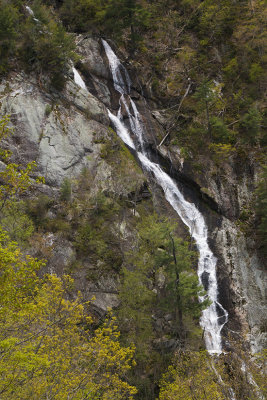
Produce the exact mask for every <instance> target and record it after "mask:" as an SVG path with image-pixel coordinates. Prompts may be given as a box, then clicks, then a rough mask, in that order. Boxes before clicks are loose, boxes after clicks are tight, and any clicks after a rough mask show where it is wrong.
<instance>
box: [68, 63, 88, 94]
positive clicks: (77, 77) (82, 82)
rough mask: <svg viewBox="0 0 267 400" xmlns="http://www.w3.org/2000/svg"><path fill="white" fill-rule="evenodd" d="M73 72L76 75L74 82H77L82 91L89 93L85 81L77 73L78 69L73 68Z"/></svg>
mask: <svg viewBox="0 0 267 400" xmlns="http://www.w3.org/2000/svg"><path fill="white" fill-rule="evenodd" d="M72 71H73V74H74V82H75V83H76V84H77V85H78V86H80V87H81V88H82V89H84V90H86V91H87V92H88V90H87V87H86V84H85V83H84V81H83V79H82V77H81V75H80V74H79V72H78V71H77V69H76V68H74V66H73V67H72Z"/></svg>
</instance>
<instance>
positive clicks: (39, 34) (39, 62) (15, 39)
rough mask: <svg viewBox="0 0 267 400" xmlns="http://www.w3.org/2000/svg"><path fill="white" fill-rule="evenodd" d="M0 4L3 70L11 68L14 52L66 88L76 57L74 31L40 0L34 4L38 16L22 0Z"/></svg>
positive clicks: (28, 64) (0, 70) (28, 65)
mask: <svg viewBox="0 0 267 400" xmlns="http://www.w3.org/2000/svg"><path fill="white" fill-rule="evenodd" d="M0 7H1V16H0V41H1V53H0V55H1V63H0V74H1V73H2V72H8V66H9V64H10V61H11V60H10V55H13V56H16V57H17V58H18V60H19V61H23V62H24V64H25V65H26V66H27V67H28V69H32V68H34V69H35V70H36V71H37V72H38V74H39V75H40V76H42V74H44V73H46V74H48V75H49V76H50V78H51V84H52V85H53V86H54V87H55V88H56V89H62V87H63V86H64V82H65V78H64V74H65V73H66V67H67V63H68V62H69V60H70V59H71V58H73V57H74V49H75V44H74V40H73V37H72V35H70V34H67V33H66V32H65V30H64V28H63V26H62V25H61V24H60V22H58V21H57V20H55V19H54V17H53V14H52V13H51V12H50V10H49V9H48V8H47V6H46V5H45V4H42V2H41V1H40V0H36V1H34V3H33V5H32V8H33V11H34V13H35V17H33V16H32V15H29V13H28V12H26V10H25V8H24V7H23V5H22V3H21V2H19V1H18V2H16V1H11V0H1V3H0ZM34 18H35V19H34ZM37 19H38V21H37Z"/></svg>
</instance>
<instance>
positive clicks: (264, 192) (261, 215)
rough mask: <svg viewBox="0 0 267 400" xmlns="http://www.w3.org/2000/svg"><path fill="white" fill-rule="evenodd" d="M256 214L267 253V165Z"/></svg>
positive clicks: (262, 243)
mask: <svg viewBox="0 0 267 400" xmlns="http://www.w3.org/2000/svg"><path fill="white" fill-rule="evenodd" d="M256 194H257V203H256V215H257V217H258V220H259V221H258V225H257V232H258V235H259V238H260V244H261V248H262V251H263V252H264V254H266V253H267V166H266V165H265V166H263V172H262V174H261V178H260V180H259V182H258V185H257V189H256Z"/></svg>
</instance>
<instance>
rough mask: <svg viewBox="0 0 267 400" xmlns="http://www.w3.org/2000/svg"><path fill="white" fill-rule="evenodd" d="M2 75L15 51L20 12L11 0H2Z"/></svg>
mask: <svg viewBox="0 0 267 400" xmlns="http://www.w3.org/2000/svg"><path fill="white" fill-rule="evenodd" d="M0 9H1V13H0V43H1V46H0V60H1V61H0V75H1V74H3V73H4V72H6V71H7V68H8V57H10V56H11V55H12V54H14V53H15V47H16V46H15V45H16V38H17V32H16V27H17V22H18V18H19V13H18V10H17V8H16V7H14V6H13V5H12V4H10V2H8V1H5V0H1V1H0Z"/></svg>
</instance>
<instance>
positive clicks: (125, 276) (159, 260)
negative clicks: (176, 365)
mask: <svg viewBox="0 0 267 400" xmlns="http://www.w3.org/2000/svg"><path fill="white" fill-rule="evenodd" d="M175 229H176V226H175V224H171V223H170V221H168V220H166V219H161V218H160V217H159V216H157V215H155V214H152V215H148V216H147V215H146V216H144V215H142V219H141V220H140V221H139V223H138V224H137V232H138V242H137V243H136V245H135V246H134V248H133V249H132V250H131V251H130V252H129V253H128V254H126V258H125V261H124V262H125V264H126V267H125V268H123V270H122V281H121V286H120V289H119V298H120V300H121V304H120V306H119V309H118V320H119V324H120V327H121V331H122V339H123V341H124V342H125V343H126V344H129V343H134V344H135V346H136V361H137V367H136V368H135V372H137V371H138V372H137V374H138V375H137V376H136V375H133V376H132V374H131V377H130V378H129V379H131V381H132V382H133V383H134V385H135V386H137V387H138V389H139V390H140V399H141V398H142V399H143V398H145V399H150V398H152V397H153V396H154V395H155V393H154V390H155V387H154V382H155V377H156V376H157V377H158V378H159V374H160V371H162V369H163V368H165V367H166V364H165V362H166V359H167V357H168V352H167V353H166V350H164V352H165V353H166V357H162V355H161V356H160V355H159V353H158V352H157V351H156V350H155V344H156V343H157V348H158V349H161V348H163V347H162V343H163V342H164V339H163V338H162V335H164V332H163V331H161V329H159V327H158V328H157V329H156V327H155V323H154V321H155V320H160V318H162V317H163V316H164V315H166V314H168V315H169V316H170V315H171V327H170V328H169V329H168V334H169V338H173V340H174V342H175V343H176V346H177V347H178V346H184V345H185V340H189V338H190V337H192V336H194V335H199V332H197V330H194V326H195V325H196V322H195V321H194V320H195V318H197V319H198V318H199V315H200V312H201V310H202V309H203V308H205V307H207V305H208V304H209V302H208V301H206V302H205V303H204V304H203V303H202V304H200V303H199V301H198V296H199V295H201V294H202V295H203V290H202V288H201V287H200V285H199V282H198V278H197V276H196V274H195V272H194V271H193V268H192V265H193V261H194V259H195V256H196V255H195V253H194V252H192V251H190V250H189V246H188V243H186V242H183V241H182V240H181V239H180V238H178V237H177V236H176V235H175V233H174V232H175ZM132 288H134V290H132ZM196 321H197V320H196ZM197 324H198V322H197ZM174 347H175V346H174ZM162 351H163V350H162ZM155 360H157V361H155ZM155 363H156V364H157V367H155V366H154V364H155ZM151 370H152V371H153V373H154V377H153V378H152V379H153V381H152V382H151V377H149V374H148V371H151ZM151 374H152V373H151ZM140 376H142V379H140Z"/></svg>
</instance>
